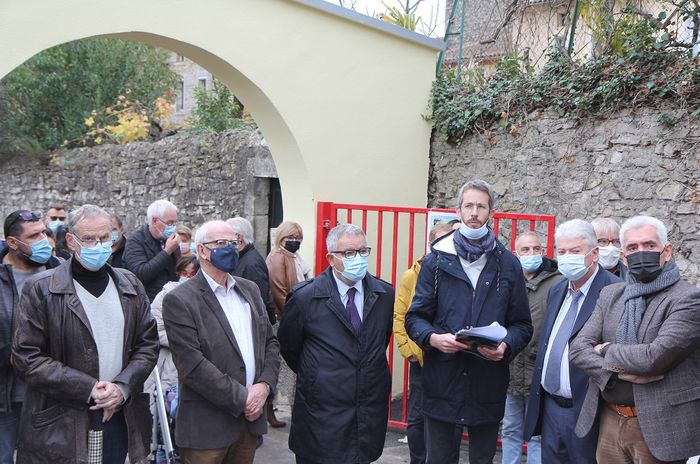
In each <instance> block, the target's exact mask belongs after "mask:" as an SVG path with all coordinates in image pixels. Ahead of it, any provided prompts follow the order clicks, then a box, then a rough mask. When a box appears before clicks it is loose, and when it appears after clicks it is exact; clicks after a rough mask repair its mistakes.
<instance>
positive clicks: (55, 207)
mask: <svg viewBox="0 0 700 464" xmlns="http://www.w3.org/2000/svg"><path fill="white" fill-rule="evenodd" d="M49 209H59V210H60V209H62V210H64V211H65V210H66V207H65V206H64V205H59V204H53V205H49V208H48V209H47V210H46V211H48V210H49Z"/></svg>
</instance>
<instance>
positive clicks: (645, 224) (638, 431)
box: [571, 216, 700, 463]
mask: <svg viewBox="0 0 700 464" xmlns="http://www.w3.org/2000/svg"><path fill="white" fill-rule="evenodd" d="M620 238H621V242H622V250H623V259H624V261H625V263H626V264H627V267H628V268H629V275H628V276H627V281H626V282H625V283H622V284H614V285H611V286H609V287H606V288H605V289H603V291H602V292H601V293H600V297H599V299H598V305H597V306H596V308H595V311H594V312H593V314H592V315H591V317H590V319H589V320H588V322H587V324H586V325H585V326H584V328H583V329H582V330H581V332H579V335H578V336H577V337H576V338H575V339H574V341H573V342H572V343H571V361H572V362H573V363H574V364H575V365H577V366H578V367H579V368H580V369H583V370H584V371H585V372H586V373H588V375H590V382H589V386H588V392H587V395H586V399H585V400H584V404H583V407H582V409H581V414H580V416H579V419H578V423H577V425H576V433H577V434H585V433H587V432H588V430H589V429H590V428H591V425H592V424H593V423H594V422H595V421H596V419H598V420H599V421H600V438H599V440H598V448H597V452H596V458H597V460H598V462H632V460H634V462H640V463H658V462H686V459H688V458H689V457H691V456H694V455H697V454H700V440H698V438H697V424H698V423H700V390H699V389H698V384H697V382H698V377H697V370H698V366H700V290H698V288H696V287H694V286H693V285H691V284H689V283H688V282H686V281H684V280H682V279H681V275H680V272H679V270H678V267H677V266H676V263H675V262H674V261H673V259H672V250H673V247H672V245H671V243H669V241H668V238H667V231H666V227H665V226H664V225H663V223H661V221H659V220H658V219H656V218H653V217H649V216H636V217H633V218H631V219H628V220H627V221H626V222H625V223H624V224H623V225H622V228H621V230H620Z"/></svg>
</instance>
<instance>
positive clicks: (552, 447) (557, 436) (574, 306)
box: [525, 219, 620, 464]
mask: <svg viewBox="0 0 700 464" xmlns="http://www.w3.org/2000/svg"><path fill="white" fill-rule="evenodd" d="M554 243H555V245H556V248H557V261H558V268H559V272H561V274H562V275H563V276H564V279H562V280H561V281H560V282H559V283H557V284H556V285H555V286H553V287H552V288H551V290H550V291H549V294H548V296H547V309H546V311H545V319H544V322H543V324H542V333H541V335H540V342H539V348H538V351H537V359H536V361H535V370H534V372H533V375H532V385H531V390H530V401H529V402H528V406H527V411H528V414H527V417H526V419H525V439H526V440H529V439H530V438H531V437H533V436H536V435H542V462H545V463H549V462H557V463H581V464H591V463H595V462H596V458H595V450H596V443H597V440H598V427H597V425H596V426H594V427H592V428H591V430H590V433H588V434H587V435H586V436H585V437H583V438H579V437H577V436H576V434H575V433H574V427H575V426H576V420H577V418H578V415H579V412H580V411H581V405H582V404H583V399H584V397H585V395H586V387H587V385H588V376H587V375H586V373H585V372H583V371H582V370H580V369H578V368H576V367H575V366H573V365H570V363H569V343H570V341H571V340H573V338H574V337H575V336H576V334H577V333H578V332H579V331H580V330H581V328H582V327H583V326H584V324H585V323H586V321H587V320H588V318H589V317H590V315H591V313H592V312H593V308H594V307H595V305H596V302H597V300H598V295H599V294H600V291H601V290H602V289H603V288H604V287H606V286H608V285H610V284H613V283H615V282H619V281H620V279H618V278H617V277H615V276H614V275H613V274H611V273H609V272H608V271H606V270H605V269H603V268H602V267H601V266H600V265H599V264H598V239H597V238H596V233H595V230H594V228H593V226H592V225H591V224H590V223H589V222H586V221H584V220H581V219H572V220H571V221H567V222H564V223H562V224H560V225H559V227H557V229H556V232H555V233H554Z"/></svg>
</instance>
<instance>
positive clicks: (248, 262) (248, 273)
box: [226, 217, 287, 427]
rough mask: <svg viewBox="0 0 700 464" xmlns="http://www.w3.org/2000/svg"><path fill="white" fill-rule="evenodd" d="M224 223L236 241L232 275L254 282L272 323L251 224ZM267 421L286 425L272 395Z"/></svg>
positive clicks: (270, 303) (269, 296) (272, 309)
mask: <svg viewBox="0 0 700 464" xmlns="http://www.w3.org/2000/svg"><path fill="white" fill-rule="evenodd" d="M226 224H228V225H230V226H231V227H232V228H233V233H234V234H235V235H236V240H237V241H238V245H237V248H238V264H237V265H236V269H234V270H233V275H234V276H238V277H243V278H244V279H248V280H252V281H253V282H255V284H256V285H257V286H258V288H259V289H260V295H261V296H262V299H263V301H264V302H265V308H266V309H267V317H268V318H269V319H270V324H272V325H274V324H275V322H276V317H275V301H274V300H273V299H272V293H270V275H269V274H268V271H267V264H265V258H263V257H262V256H261V255H260V253H258V250H256V249H255V243H254V237H253V225H252V224H251V223H250V221H248V220H247V219H245V218H242V217H235V218H231V219H228V220H227V221H226ZM267 421H268V423H269V424H270V426H271V427H284V426H285V425H287V424H286V422H283V421H281V420H279V419H277V417H276V416H275V408H274V406H273V404H272V397H270V398H268V400H267Z"/></svg>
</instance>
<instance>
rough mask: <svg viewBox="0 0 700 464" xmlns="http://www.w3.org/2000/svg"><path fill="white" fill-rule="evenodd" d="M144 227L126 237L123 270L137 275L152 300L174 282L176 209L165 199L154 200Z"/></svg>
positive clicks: (177, 238) (177, 240) (177, 244)
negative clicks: (169, 283) (167, 283)
mask: <svg viewBox="0 0 700 464" xmlns="http://www.w3.org/2000/svg"><path fill="white" fill-rule="evenodd" d="M146 221H147V224H146V225H145V226H143V227H142V228H141V229H139V230H138V231H136V232H134V233H133V234H131V235H129V236H128V237H127V238H126V245H125V246H124V255H123V262H124V267H126V268H127V269H128V270H130V271H131V272H133V273H134V274H136V277H138V278H139V279H140V280H141V282H142V283H143V286H144V287H145V288H146V294H148V298H149V299H150V300H151V301H153V299H154V298H155V296H156V295H157V294H158V292H160V291H161V290H162V289H163V285H165V283H166V282H173V281H176V280H177V275H176V274H175V264H177V260H178V259H179V258H180V236H179V235H178V234H176V233H175V229H176V226H177V208H176V207H175V205H174V204H172V203H170V202H169V201H168V200H156V201H154V202H153V203H151V204H150V206H149V207H148V210H147V211H146Z"/></svg>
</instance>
